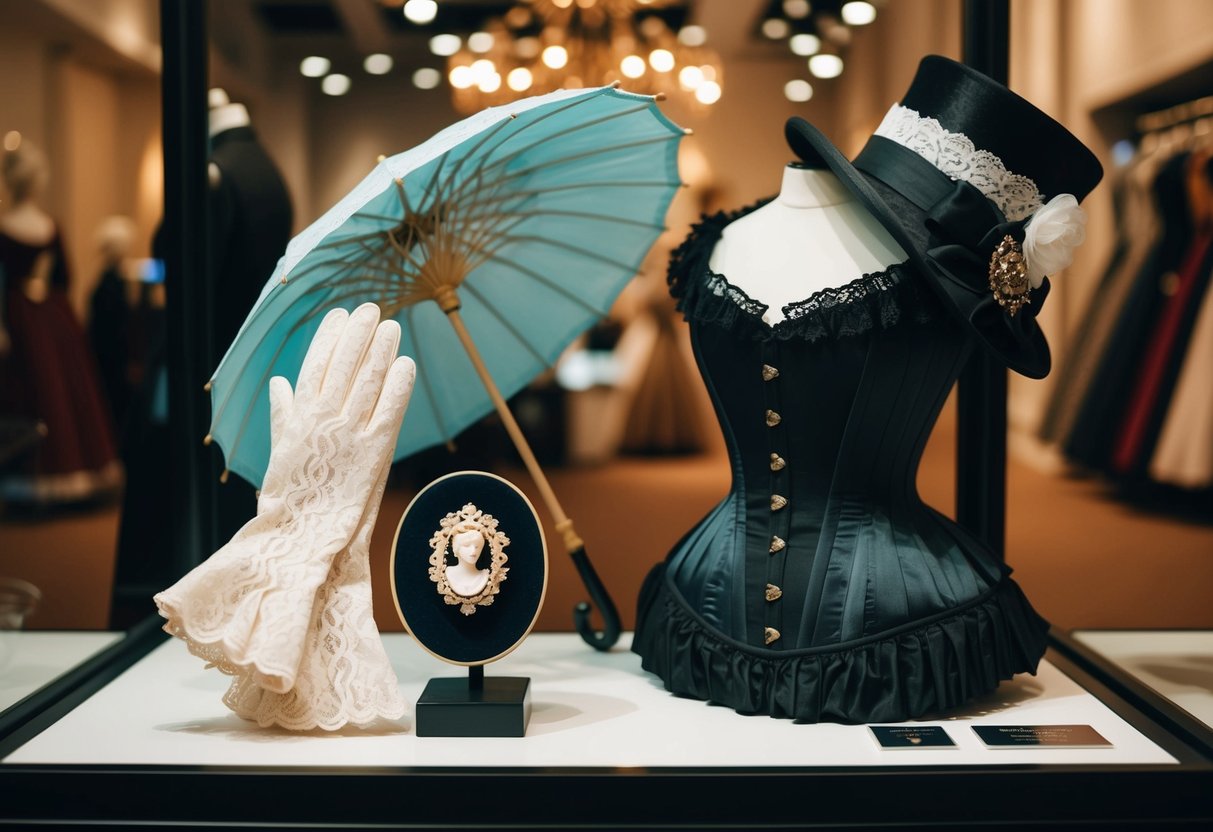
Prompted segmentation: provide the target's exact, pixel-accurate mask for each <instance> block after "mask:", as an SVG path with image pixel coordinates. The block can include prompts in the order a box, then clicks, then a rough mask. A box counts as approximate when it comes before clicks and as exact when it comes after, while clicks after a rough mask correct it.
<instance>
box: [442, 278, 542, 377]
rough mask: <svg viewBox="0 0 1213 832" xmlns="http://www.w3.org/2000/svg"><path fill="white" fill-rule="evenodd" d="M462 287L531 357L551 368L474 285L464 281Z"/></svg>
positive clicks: (540, 354)
mask: <svg viewBox="0 0 1213 832" xmlns="http://www.w3.org/2000/svg"><path fill="white" fill-rule="evenodd" d="M463 289H464V291H466V292H467V293H468V294H470V295H471V296H472V297H474V298H476V300H478V301H480V303H481V304H483V306H484V308H485V309H487V310H488V311H489V312H491V313H492V315H493V317H494V318H496V319H497V323H499V324H501V325H502V326H503V327H504V328H505V330H506V331H507V332H509V333H510V335H513V336H514V340H516V341H517V342H518V343H519V344H522V346H523V347H524V348H525V349H526V351H527V352H529V353H530V354H531V357H532V358H534V359H535V360H536V361H538V362H539V363H540V364H542V365H543V366H544V367H546V368H548V369H549V370H550V369H551V368H552V362H550V361H548V360H547V359H546V358H544V357H543V354H542V353H540V352H539V350H537V349H535V347H534V346H532V345H531V342H530V341H528V340H527V339H526V337H525V336H523V334H522V333H521V332H519V331H518V328H517V327H516V326H514V325H513V324H512V323H510V321H509V319H508V318H506V317H505V316H504V315H501V314H498V312H497V309H496V307H495V306H494V305H493V304H491V303H489V301H488V298H486V297H485V296H484V295H483V294H482V293H481V292H478V291H477V290H476V288H475V287H474V286H472V284H470V283H464V284H463Z"/></svg>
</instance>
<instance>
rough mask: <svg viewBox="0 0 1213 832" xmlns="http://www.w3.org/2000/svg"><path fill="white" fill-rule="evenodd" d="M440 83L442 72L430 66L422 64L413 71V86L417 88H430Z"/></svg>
mask: <svg viewBox="0 0 1213 832" xmlns="http://www.w3.org/2000/svg"><path fill="white" fill-rule="evenodd" d="M441 83H442V73H441V72H439V71H438V70H436V69H434V68H433V67H432V66H423V67H422V68H421V69H419V70H417V71H416V72H414V73H413V86H414V87H416V88H417V89H419V90H432V89H434V87H436V86H438V85H439V84H441Z"/></svg>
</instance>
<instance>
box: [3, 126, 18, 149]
mask: <svg viewBox="0 0 1213 832" xmlns="http://www.w3.org/2000/svg"><path fill="white" fill-rule="evenodd" d="M19 147H21V134H20V133H18V132H17V131H16V130H9V131H8V132H7V133H5V134H4V149H5V150H7V151H9V152H10V153H11V152H13V151H14V150H16V149H17V148H19Z"/></svg>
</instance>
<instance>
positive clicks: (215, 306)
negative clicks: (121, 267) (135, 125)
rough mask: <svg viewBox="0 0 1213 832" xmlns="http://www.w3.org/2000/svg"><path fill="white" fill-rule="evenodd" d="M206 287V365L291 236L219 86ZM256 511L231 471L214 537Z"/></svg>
mask: <svg viewBox="0 0 1213 832" xmlns="http://www.w3.org/2000/svg"><path fill="white" fill-rule="evenodd" d="M210 106H211V110H210V136H211V157H210V166H209V169H208V176H209V180H210V194H211V200H210V206H211V213H210V254H211V256H210V281H209V284H210V287H211V291H212V292H213V299H212V301H211V309H212V310H214V311H213V314H214V319H213V327H212V329H211V332H212V339H213V340H212V342H211V343H212V360H211V362H210V364H211V366H212V367H216V366H218V364H219V361H220V359H222V358H223V355H224V353H226V352H227V348H228V347H229V346H230V345H231V343H232V340H233V339H234V338H235V337H236V333H237V332H238V331H239V329H240V325H241V324H243V323H244V319H245V318H246V317H248V313H249V311H250V310H251V309H252V308H253V304H254V303H256V302H257V297H258V296H259V295H260V294H261V289H262V287H263V286H265V282H266V281H267V280H269V278H270V275H271V274H272V273H273V271H274V267H275V266H276V265H277V263H278V258H279V257H281V256H282V254H283V252H284V251H286V244H287V243H288V242H289V241H290V239H291V222H292V213H291V198H290V195H289V194H288V193H287V190H286V183H285V182H284V181H283V179H282V175H281V174H280V173H279V172H278V168H277V166H276V165H275V164H274V162H273V160H272V159H270V157H269V154H267V153H266V152H265V149H264V148H263V147H262V146H261V144H260V143H259V142H258V141H257V136H256V134H255V133H254V132H253V129H252V127H251V126H250V119H249V114H248V110H247V109H245V107H244V105H243V104H234V103H232V102H231V101H229V100H228V97H227V94H226V93H224V92H223V90H220V89H213V90H211V92H210ZM256 510H257V501H256V496H255V492H254V490H253V488H252V486H250V485H249V484H248V483H246V482H244V481H243V480H241V479H240V478H239V477H232V478H231V479H229V480H228V482H227V483H226V484H225V485H224V486H222V487H221V488H220V489H219V500H218V507H217V512H218V526H219V528H218V535H217V538H216V539H218V540H227V539H228V538H230V537H231V536H232V535H233V534H235V533H236V531H237V530H238V529H239V528H240V527H241V526H242V525H244V524H245V523H246V522H248V520H249V518H251V517H252V516H253V515H254V514H255V513H256Z"/></svg>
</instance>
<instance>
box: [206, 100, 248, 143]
mask: <svg viewBox="0 0 1213 832" xmlns="http://www.w3.org/2000/svg"><path fill="white" fill-rule="evenodd" d="M209 121H210V130H209V132H210V135H211V136H212V137H213V136H217V135H219V134H220V133H222V132H224V131H225V130H233V129H235V128H237V127H248V126H249V124H250V121H249V115H248V110H247V109H246V108H245V106H244V105H243V104H224V105H223V106H221V107H216V108H215V109H213V110H211V112H210V116H209Z"/></svg>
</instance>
